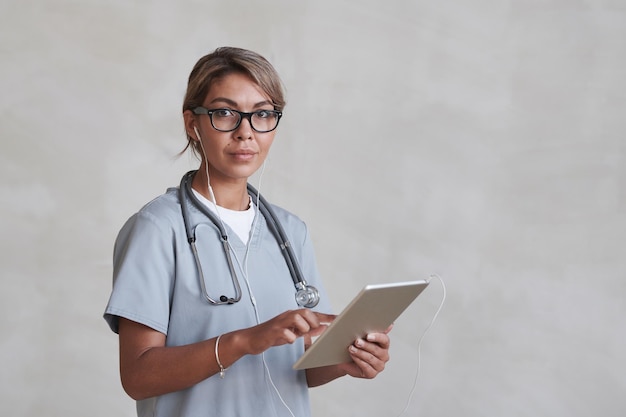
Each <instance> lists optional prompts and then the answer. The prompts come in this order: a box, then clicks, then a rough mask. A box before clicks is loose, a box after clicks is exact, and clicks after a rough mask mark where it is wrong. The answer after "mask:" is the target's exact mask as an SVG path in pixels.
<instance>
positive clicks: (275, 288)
mask: <svg viewBox="0 0 626 417" xmlns="http://www.w3.org/2000/svg"><path fill="white" fill-rule="evenodd" d="M272 207H273V209H274V211H275V213H276V215H277V217H278V219H279V221H280V222H281V224H282V226H283V228H284V229H285V232H286V233H287V235H288V237H289V241H290V242H291V244H292V245H293V249H294V252H295V254H296V257H297V258H298V261H299V262H300V267H301V269H302V272H303V274H304V276H305V277H306V280H307V282H308V283H309V284H311V285H313V286H315V287H317V288H318V290H319V291H320V303H319V304H318V306H317V307H316V308H315V310H318V311H321V312H326V313H328V312H331V308H330V304H329V302H328V297H327V295H326V292H325V291H324V288H323V286H322V283H321V282H320V280H319V274H318V270H317V266H316V262H315V255H314V252H313V246H312V243H311V240H310V239H309V235H308V233H307V228H306V225H305V224H304V222H302V221H301V220H300V219H299V218H297V217H296V216H294V215H293V214H291V213H289V212H287V211H286V210H283V209H281V208H279V207H276V206H272ZM189 212H190V213H189V215H190V221H191V224H192V225H193V226H194V227H195V231H196V239H197V240H196V245H197V247H198V254H199V257H200V260H201V263H202V268H203V272H204V277H205V281H206V289H207V292H208V294H209V296H211V297H212V298H213V299H219V297H220V296H221V295H226V296H227V297H234V296H235V292H234V288H233V283H232V279H231V274H230V271H229V269H228V264H227V262H226V256H225V252H224V249H223V246H222V243H221V241H220V237H219V233H218V229H217V227H216V226H215V225H213V223H211V221H210V220H209V219H208V218H207V217H206V216H205V215H204V214H202V213H201V212H200V211H199V210H198V209H197V208H196V207H195V206H194V205H193V204H191V203H190V204H189ZM253 227H254V228H255V230H254V234H253V237H252V240H251V241H250V242H249V244H250V248H249V253H248V261H247V271H248V275H249V276H248V284H247V283H246V279H245V276H244V273H243V272H242V270H241V269H240V266H241V264H238V262H237V261H236V260H235V259H233V264H234V265H235V269H236V271H237V275H238V277H239V282H240V285H241V289H242V293H243V295H242V298H241V301H239V302H238V303H235V304H231V305H212V304H210V303H209V302H207V301H206V299H205V298H204V295H203V293H202V290H201V287H200V282H199V274H198V271H197V268H196V264H195V261H194V258H193V254H192V252H191V247H190V245H189V243H188V242H187V237H186V233H185V227H184V223H183V218H182V214H181V207H180V203H179V198H178V188H170V189H168V190H167V192H166V193H165V194H163V195H161V196H159V197H157V198H156V199H154V200H152V201H151V202H150V203H148V204H147V205H145V206H144V207H143V208H142V209H141V210H140V211H139V212H138V213H136V214H135V215H133V216H132V217H131V218H130V219H129V220H128V221H127V222H126V224H125V225H124V226H123V228H122V229H121V231H120V233H119V235H118V238H117V240H116V242H115V249H114V256H113V258H114V259H113V263H114V265H113V290H112V293H111V297H110V299H109V303H108V305H107V307H106V310H105V314H104V318H105V320H106V321H107V322H108V324H109V326H110V327H111V329H112V330H113V331H114V332H116V333H117V331H118V317H124V318H127V319H129V320H132V321H135V322H138V323H141V324H144V325H146V326H148V327H151V328H153V329H155V330H157V331H159V332H161V333H163V334H165V335H166V346H179V345H185V344H190V343H194V342H199V341H202V340H206V339H210V338H212V337H216V336H218V335H220V334H223V333H227V332H230V331H233V330H237V329H242V328H247V327H251V326H255V325H256V324H257V319H256V315H255V308H254V306H253V304H252V299H251V294H252V295H253V297H254V298H255V299H256V309H257V311H258V316H259V320H260V322H264V321H267V320H269V319H271V318H273V317H275V316H276V315H278V314H280V313H282V312H284V311H286V310H293V309H297V308H299V307H298V305H297V304H296V301H295V288H294V285H293V281H292V279H291V276H290V274H289V270H288V268H287V265H286V263H285V260H284V258H283V255H282V254H281V252H280V248H279V246H278V244H277V242H276V240H275V239H274V236H273V235H272V233H271V232H270V230H269V229H268V227H267V223H266V221H265V219H264V218H263V217H262V216H259V218H258V221H257V222H256V225H254V226H253ZM226 230H227V232H228V234H229V240H230V243H231V246H232V247H233V249H234V251H235V253H236V254H237V257H238V259H239V260H240V262H242V263H243V259H244V254H245V251H246V246H245V245H244V244H243V242H242V241H241V240H240V239H239V238H238V237H237V235H236V234H235V233H234V232H233V231H232V230H230V228H229V227H228V226H226ZM303 351H304V344H303V340H302V338H299V339H298V340H297V341H296V342H295V343H294V344H292V345H284V346H279V347H274V348H270V349H269V350H267V351H266V352H265V354H264V355H248V356H244V357H242V358H241V359H240V360H238V361H237V362H235V363H234V364H233V365H231V366H230V368H229V369H228V371H227V372H226V375H225V377H224V378H223V379H220V377H219V374H218V375H214V376H212V377H210V378H207V379H205V380H204V381H202V382H200V383H198V384H196V385H195V386H193V387H191V388H188V389H185V390H182V391H177V392H173V393H170V394H166V395H162V396H159V397H154V398H149V399H146V400H141V401H138V402H137V414H138V416H139V417H147V416H150V417H161V416H167V417H173V416H181V417H182V416H190V417H191V416H194V417H196V416H207V417H210V416H220V417H231V416H232V417H235V416H241V417H247V416H264V417H267V416H276V417H279V416H290V414H289V412H288V410H287V409H286V408H285V407H284V406H283V405H282V403H281V401H280V399H279V397H278V394H277V393H276V391H275V390H274V388H272V386H271V382H270V378H271V380H272V381H273V382H274V384H275V385H276V388H277V389H278V391H279V392H280V395H281V396H282V398H283V399H284V401H285V402H286V403H287V405H288V406H289V408H290V409H291V410H292V411H293V413H294V414H295V415H296V416H297V417H300V416H310V404H309V395H308V387H307V384H306V376H305V373H304V371H295V370H293V369H292V365H293V364H294V362H295V361H296V360H297V359H298V358H299V357H300V355H301V354H302V352H303ZM263 357H264V358H265V363H266V364H267V367H268V369H269V375H268V372H267V370H266V369H265V366H264V363H263ZM214 360H215V358H214V357H213V355H210V356H208V357H207V361H214Z"/></svg>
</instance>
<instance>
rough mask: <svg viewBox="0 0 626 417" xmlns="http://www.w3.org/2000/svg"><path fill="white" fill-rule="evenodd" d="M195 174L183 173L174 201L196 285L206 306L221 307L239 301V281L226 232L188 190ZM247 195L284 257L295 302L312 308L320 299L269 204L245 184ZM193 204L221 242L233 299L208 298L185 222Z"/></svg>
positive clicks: (193, 235)
mask: <svg viewBox="0 0 626 417" xmlns="http://www.w3.org/2000/svg"><path fill="white" fill-rule="evenodd" d="M195 173H196V171H189V172H188V173H186V174H185V175H184V176H183V178H182V180H181V181H180V187H179V189H178V198H179V200H180V207H181V210H182V215H183V222H184V223H185V231H186V233H187V241H188V242H189V244H190V245H191V251H192V252H193V256H194V259H195V262H196V266H197V268H198V275H199V277H200V286H201V288H202V293H203V295H204V298H205V299H206V300H207V301H208V302H209V303H210V304H214V305H224V304H234V303H236V302H239V300H241V295H242V292H241V286H240V285H239V279H238V277H237V272H236V271H235V267H234V265H233V261H232V258H231V253H230V252H231V247H230V244H229V242H228V234H227V233H226V229H225V228H224V225H223V224H222V222H221V220H220V219H219V218H218V217H217V216H216V215H215V214H214V213H212V212H211V211H210V210H209V209H208V208H207V207H205V206H204V204H202V203H201V202H200V201H199V200H198V198H197V197H196V196H195V194H194V193H193V191H192V189H191V180H192V179H193V176H194V175H195ZM248 193H249V194H250V195H251V196H252V200H253V201H254V200H256V201H257V202H258V209H259V211H260V213H261V214H262V215H263V217H264V218H265V221H266V223H267V226H268V227H269V229H270V231H271V233H272V234H273V235H274V238H275V239H276V242H278V246H279V247H280V249H281V253H282V254H283V257H284V258H285V262H286V263H287V267H288V268H289V273H290V274H291V279H292V280H293V284H294V286H295V287H296V303H297V304H298V305H299V306H300V307H307V308H313V307H315V306H316V305H317V303H319V300H320V296H319V292H318V290H317V288H315V287H313V286H312V285H308V284H307V283H306V281H305V279H304V276H303V275H302V271H301V270H300V265H299V264H298V260H297V259H296V256H295V254H294V253H293V249H292V248H291V244H290V243H289V240H288V239H287V235H286V233H285V230H284V229H283V227H282V226H281V224H280V222H279V221H278V218H277V217H276V215H275V214H274V210H273V209H272V207H271V206H270V204H269V203H268V202H267V200H265V198H263V196H261V195H259V193H258V191H257V190H256V189H255V188H254V187H252V186H251V185H250V184H248ZM190 202H191V204H193V205H194V206H195V207H196V208H197V209H198V210H200V211H201V212H202V213H203V214H204V215H205V216H207V217H208V218H209V219H210V220H211V221H212V222H213V224H214V225H215V226H216V227H217V228H218V229H219V233H220V236H221V238H220V240H221V241H222V246H223V247H224V253H225V254H226V260H227V262H228V269H229V270H230V276H231V279H232V281H233V287H234V290H235V296H234V297H227V296H226V295H221V296H220V297H219V299H214V298H211V296H209V294H208V292H207V289H206V283H205V280H204V274H203V272H202V266H201V265H200V258H199V257H198V249H197V248H196V229H195V228H192V227H191V224H190V223H189V203H190Z"/></svg>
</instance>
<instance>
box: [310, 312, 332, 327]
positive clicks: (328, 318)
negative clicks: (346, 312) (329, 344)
mask: <svg viewBox="0 0 626 417" xmlns="http://www.w3.org/2000/svg"><path fill="white" fill-rule="evenodd" d="M313 314H315V316H316V317H317V320H318V321H319V323H320V324H326V325H328V324H330V323H332V322H333V320H335V318H337V315H336V314H326V313H318V312H317V311H314V312H313Z"/></svg>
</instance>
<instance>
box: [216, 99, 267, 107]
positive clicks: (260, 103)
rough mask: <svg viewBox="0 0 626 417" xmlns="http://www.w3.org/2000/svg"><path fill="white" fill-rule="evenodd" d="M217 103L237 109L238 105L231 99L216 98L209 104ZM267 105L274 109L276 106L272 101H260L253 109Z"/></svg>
mask: <svg viewBox="0 0 626 417" xmlns="http://www.w3.org/2000/svg"><path fill="white" fill-rule="evenodd" d="M217 102H223V103H226V104H228V105H229V106H233V107H237V103H236V102H235V101H233V100H231V99H229V98H226V97H216V98H214V99H213V100H211V101H210V102H209V104H212V103H217ZM265 105H270V106H272V107H274V104H273V103H272V102H271V101H269V100H263V101H259V102H258V103H256V104H255V105H254V106H252V107H253V108H258V107H262V106H265Z"/></svg>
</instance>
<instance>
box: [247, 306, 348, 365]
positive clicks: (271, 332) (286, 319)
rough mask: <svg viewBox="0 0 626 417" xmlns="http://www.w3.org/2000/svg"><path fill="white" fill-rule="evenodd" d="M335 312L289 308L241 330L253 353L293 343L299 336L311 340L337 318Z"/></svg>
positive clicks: (249, 349) (249, 350)
mask: <svg viewBox="0 0 626 417" xmlns="http://www.w3.org/2000/svg"><path fill="white" fill-rule="evenodd" d="M335 317H336V316H335V315H334V314H324V313H318V312H316V311H313V310H310V309H308V308H302V309H299V310H289V311H285V312H284V313H282V314H279V315H278V316H276V317H274V318H273V319H270V320H268V321H266V322H264V323H261V324H259V325H257V326H253V327H250V328H248V329H243V330H241V332H242V336H244V338H245V340H246V341H247V345H248V352H249V353H250V354H251V355H258V354H259V353H262V352H265V351H266V350H267V349H269V348H271V347H272V346H281V345H285V344H288V343H289V344H291V343H293V342H295V341H296V339H298V338H299V337H305V338H306V339H307V340H310V338H311V337H313V336H318V335H319V334H321V333H322V332H323V331H324V330H325V329H326V327H327V326H328V324H329V323H330V322H332V321H333V320H334V319H335Z"/></svg>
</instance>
